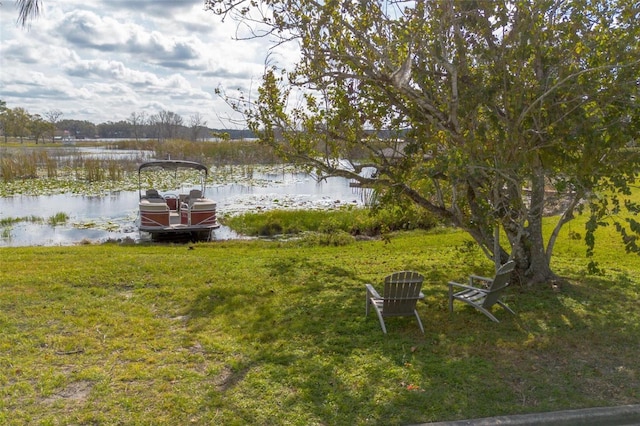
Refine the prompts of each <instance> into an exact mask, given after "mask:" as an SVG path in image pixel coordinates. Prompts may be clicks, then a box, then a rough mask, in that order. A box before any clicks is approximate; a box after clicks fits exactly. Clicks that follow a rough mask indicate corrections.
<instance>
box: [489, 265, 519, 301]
mask: <svg viewBox="0 0 640 426" xmlns="http://www.w3.org/2000/svg"><path fill="white" fill-rule="evenodd" d="M515 267H516V262H514V261H513V260H510V261H508V262H507V263H505V264H504V265H502V266H501V267H500V268H498V272H496V276H495V277H494V278H493V281H492V282H491V286H490V287H489V293H488V294H487V297H486V298H485V299H484V302H483V303H482V306H483V307H484V308H490V307H491V306H493V305H494V304H495V303H496V302H497V301H498V299H499V298H500V295H501V294H502V292H503V290H504V289H505V288H507V287H508V286H509V281H510V279H511V273H512V272H513V270H514V269H515Z"/></svg>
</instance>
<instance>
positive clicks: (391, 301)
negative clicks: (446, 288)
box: [366, 271, 424, 334]
mask: <svg viewBox="0 0 640 426" xmlns="http://www.w3.org/2000/svg"><path fill="white" fill-rule="evenodd" d="M423 281H424V277H423V276H422V275H420V274H419V273H417V272H413V271H400V272H394V273H393V274H391V275H389V276H387V277H386V278H385V279H384V291H383V293H382V296H380V294H378V292H377V291H376V289H375V288H373V286H372V285H371V284H366V289H367V300H366V315H369V307H370V306H372V307H373V309H375V311H376V314H378V319H379V320H380V326H381V327H382V332H383V333H385V334H387V327H386V326H385V324H384V317H403V316H414V315H415V317H416V319H417V320H418V325H419V326H420V330H421V331H422V333H423V334H424V327H422V321H420V316H419V315H418V311H417V310H416V303H417V302H418V300H420V299H423V298H424V294H422V293H421V292H420V289H421V288H422V282H423Z"/></svg>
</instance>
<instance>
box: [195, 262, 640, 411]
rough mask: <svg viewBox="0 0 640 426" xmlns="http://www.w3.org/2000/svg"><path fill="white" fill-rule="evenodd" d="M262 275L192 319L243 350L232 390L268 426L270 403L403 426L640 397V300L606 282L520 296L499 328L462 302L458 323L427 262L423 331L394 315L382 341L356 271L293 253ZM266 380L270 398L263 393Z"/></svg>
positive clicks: (208, 298)
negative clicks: (258, 390) (211, 325)
mask: <svg viewBox="0 0 640 426" xmlns="http://www.w3.org/2000/svg"><path fill="white" fill-rule="evenodd" d="M410 266H416V267H415V268H412V267H408V268H407V269H416V270H420V268H418V267H417V265H410ZM262 268H263V269H262V272H263V273H264V274H265V275H266V276H268V277H269V278H268V280H266V281H265V282H264V283H263V285H261V286H258V287H255V288H247V287H243V286H242V285H241V284H240V283H238V285H231V286H213V287H212V288H209V289H207V290H204V291H202V292H201V293H199V294H198V295H197V296H196V297H195V300H194V304H193V305H192V306H191V308H190V312H189V315H190V316H191V317H193V318H207V319H210V320H211V321H215V323H216V324H217V327H219V328H221V329H223V330H225V331H226V333H228V334H229V335H231V336H232V338H233V339H234V341H235V342H236V344H237V345H239V346H240V347H242V348H243V349H242V350H243V351H244V352H245V357H246V360H245V362H244V364H243V367H242V368H240V369H239V370H238V371H240V372H241V379H240V378H239V379H238V380H235V381H234V382H233V383H234V386H233V392H235V394H234V395H236V396H235V397H238V396H237V395H244V397H245V398H249V397H250V398H254V399H255V401H254V402H252V403H247V402H245V403H242V404H241V403H240V402H237V403H236V404H235V405H236V410H237V411H238V414H240V415H241V417H243V418H246V419H252V420H253V421H254V422H255V423H265V424H266V423H268V420H269V419H268V417H269V415H268V414H266V413H263V411H262V410H263V408H261V407H262V406H263V405H264V404H271V405H273V404H275V405H274V406H277V407H278V413H287V412H289V413H296V412H297V411H300V410H303V411H304V413H303V414H302V413H299V415H300V416H302V417H300V419H304V421H310V422H320V423H324V424H368V423H379V422H384V423H385V424H406V423H411V422H426V421H435V420H443V419H460V418H466V417H468V416H472V417H484V416H493V415H501V414H515V413H528V412H537V411H547V410H556V409H560V408H582V407H589V406H597V405H603V404H604V405H607V404H610V403H611V402H612V401H613V402H615V403H620V404H624V403H632V402H633V399H634V398H637V397H638V396H639V395H638V388H637V385H636V384H635V383H636V381H635V380H637V377H638V371H637V367H636V366H635V364H632V363H630V361H631V360H634V359H635V355H634V352H637V349H638V348H639V347H640V345H639V343H640V338H639V337H638V336H639V335H640V330H639V329H638V324H639V323H640V318H639V317H638V310H637V307H634V306H635V305H634V302H635V301H637V293H635V295H636V296H635V298H636V299H634V295H633V293H629V294H627V293H623V294H619V293H618V292H616V291H615V290H616V289H615V287H616V284H615V282H612V281H611V280H607V279H591V280H588V282H585V283H584V284H580V285H578V284H571V283H569V282H567V283H565V284H564V285H563V286H562V288H560V289H557V291H556V290H554V289H552V288H542V287H541V288H537V289H530V290H524V289H520V288H513V289H511V291H510V292H509V293H508V294H507V297H506V302H507V304H509V305H510V306H511V307H512V308H513V309H514V310H515V311H516V313H517V315H516V316H513V315H511V314H510V313H508V312H507V311H504V310H502V309H500V308H496V309H495V314H496V316H497V317H498V318H499V319H500V321H501V322H500V323H497V324H496V323H493V322H492V321H490V320H489V319H488V318H487V317H485V316H484V315H483V314H482V313H480V312H478V311H477V310H474V309H472V308H470V307H468V306H466V305H463V304H459V303H456V305H455V308H454V309H455V311H454V313H453V314H450V313H449V312H448V307H447V286H446V282H447V280H449V279H451V278H452V277H451V276H450V275H451V273H450V271H441V270H436V269H433V270H430V269H427V270H425V269H426V268H424V267H423V268H422V269H423V273H424V274H425V276H426V282H425V285H424V287H423V292H424V293H425V296H426V297H425V302H424V303H422V304H420V306H419V312H420V315H421V318H422V320H423V323H424V326H425V335H424V336H423V335H422V334H421V333H420V331H419V328H418V326H417V324H416V322H415V319H413V318H391V319H388V320H387V329H388V332H389V334H388V335H386V336H385V335H384V334H383V333H382V331H381V329H380V326H379V323H378V320H377V318H376V316H375V314H372V313H371V314H370V316H369V317H368V318H366V317H365V316H364V311H365V309H364V308H365V292H364V284H365V283H366V282H368V281H367V280H364V279H362V278H361V277H359V276H358V275H357V274H356V273H354V272H353V271H352V270H351V269H348V268H342V267H339V266H335V264H328V263H323V262H322V261H320V260H315V259H297V258H294V257H289V258H286V257H283V258H277V259H272V260H270V261H268V262H266V264H265V265H264V266H263V267H262ZM453 278H455V277H453ZM381 280H382V277H380V281H381ZM373 284H374V285H375V286H377V287H378V288H380V286H381V284H380V283H373ZM628 284H629V283H628ZM629 285H631V284H629ZM623 287H624V286H623ZM624 288H625V289H626V287H624ZM625 291H627V290H625ZM612 330H615V332H612ZM614 383H615V384H614ZM260 384H262V386H268V387H270V388H271V389H270V390H269V391H267V392H264V393H263V394H261V395H255V394H254V393H252V391H251V388H252V387H255V386H260ZM230 390H231V389H226V390H224V391H223V392H229V391H230ZM496 400H498V401H501V402H500V403H498V404H496ZM301 407H302V408H301ZM486 407H493V410H494V411H492V412H488V411H487V409H486ZM496 407H498V412H496V411H495V410H496ZM261 413H262V414H261ZM261 415H264V416H265V417H264V418H263V419H261V417H260V416H261ZM270 415H275V414H274V413H273V412H270ZM292 415H293V414H292Z"/></svg>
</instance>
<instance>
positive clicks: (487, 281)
mask: <svg viewBox="0 0 640 426" xmlns="http://www.w3.org/2000/svg"><path fill="white" fill-rule="evenodd" d="M474 280H475V281H482V282H483V283H484V284H483V286H485V287H486V288H488V287H489V286H490V285H491V283H492V282H493V278H488V277H481V276H480V275H469V285H470V286H473V281H474Z"/></svg>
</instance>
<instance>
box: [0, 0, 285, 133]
mask: <svg viewBox="0 0 640 426" xmlns="http://www.w3.org/2000/svg"><path fill="white" fill-rule="evenodd" d="M0 3H1V5H0V41H1V43H0V61H1V62H0V99H1V100H3V101H5V102H6V103H7V106H8V107H9V108H16V107H22V108H25V109H26V110H27V111H28V112H29V113H31V114H42V115H44V113H46V112H47V111H52V110H59V111H62V113H63V116H62V118H63V119H76V120H88V121H91V122H93V123H95V124H99V123H103V122H107V121H119V120H126V119H127V118H128V117H129V116H130V115H131V114H132V113H133V112H135V113H142V112H144V113H145V114H147V116H149V115H151V114H156V113H158V112H159V111H161V110H166V111H172V112H175V113H177V114H180V115H181V116H182V117H183V119H184V120H185V122H188V119H189V117H191V116H193V115H194V114H196V113H199V114H200V115H201V116H203V117H204V119H205V120H206V121H207V125H208V126H209V127H213V128H225V127H242V126H238V125H236V124H233V123H232V122H230V121H229V120H228V119H227V118H228V117H230V116H232V114H233V112H232V111H231V110H230V109H229V107H228V106H227V105H226V104H225V102H224V100H223V99H221V98H220V97H219V96H218V95H216V94H215V89H216V88H217V87H220V88H222V89H224V90H226V91H227V92H230V93H236V92H235V91H236V90H238V89H239V90H241V91H243V92H245V93H249V92H250V90H254V91H255V89H256V87H257V85H258V84H259V82H260V76H261V75H262V72H263V70H264V64H265V60H266V56H267V52H268V45H267V41H266V40H249V41H238V40H234V36H235V34H236V29H237V25H236V23H234V22H232V21H231V20H228V21H226V22H224V23H223V22H221V19H220V18H219V17H217V16H215V15H214V14H213V13H211V12H205V11H204V4H203V3H204V2H203V0H83V1H78V0H43V6H44V8H43V10H42V12H41V14H40V16H39V17H38V18H37V19H36V20H34V21H32V22H31V23H30V25H29V28H27V29H24V28H21V27H20V26H19V25H18V24H17V17H18V12H17V8H16V4H15V2H14V0H0ZM292 48H293V47H291V48H290V49H292ZM292 57H294V55H293V54H292V52H285V51H280V52H276V53H275V54H272V55H271V57H270V59H269V60H270V62H273V61H274V60H275V61H278V62H279V63H280V64H281V65H284V66H287V64H288V63H289V64H290V61H291V58H292ZM236 118H237V116H236Z"/></svg>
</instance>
